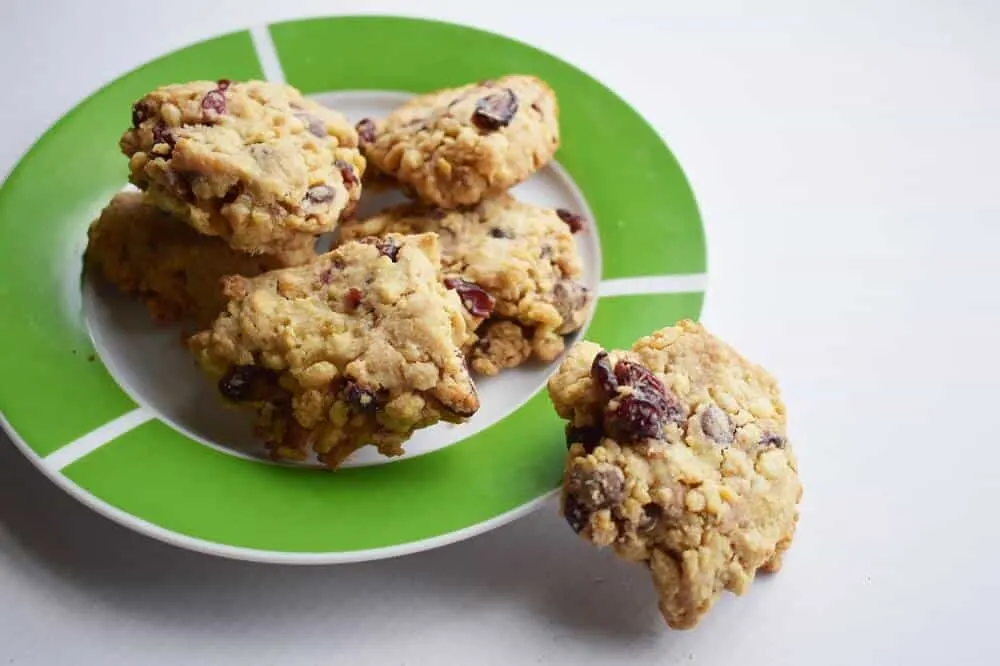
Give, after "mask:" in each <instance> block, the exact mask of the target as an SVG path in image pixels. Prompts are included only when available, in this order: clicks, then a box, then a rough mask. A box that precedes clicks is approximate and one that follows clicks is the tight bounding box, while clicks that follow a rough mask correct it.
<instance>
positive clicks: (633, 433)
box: [595, 359, 684, 440]
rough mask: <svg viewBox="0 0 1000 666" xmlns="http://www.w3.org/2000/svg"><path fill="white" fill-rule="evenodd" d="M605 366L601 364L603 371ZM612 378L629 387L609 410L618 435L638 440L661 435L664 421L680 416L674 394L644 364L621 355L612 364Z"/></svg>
mask: <svg viewBox="0 0 1000 666" xmlns="http://www.w3.org/2000/svg"><path fill="white" fill-rule="evenodd" d="M595 363H596V359H595ZM606 370H607V369H606V368H602V371H604V372H606ZM614 378H615V381H616V382H617V385H618V386H619V387H629V388H631V391H629V392H626V393H625V394H624V395H622V397H621V399H620V401H619V402H618V405H617V406H616V407H615V408H614V409H613V410H611V413H609V414H608V417H609V421H610V422H611V423H610V427H612V428H613V429H614V431H615V433H616V434H617V435H618V436H619V437H620V438H622V439H624V440H640V439H648V438H655V437H660V436H661V435H662V433H663V426H664V424H666V423H670V422H679V421H681V420H683V417H684V410H683V408H682V407H681V405H680V403H679V402H678V401H677V398H675V397H674V396H673V394H671V393H669V392H668V391H667V389H666V387H665V386H664V385H663V382H661V381H660V380H659V379H658V378H657V377H656V375H654V374H653V373H652V372H651V371H650V370H649V369H648V368H646V367H645V366H643V365H640V364H639V363H636V362H634V361H629V360H628V359H622V360H620V361H618V363H617V364H615V368H614ZM608 395H609V396H610V392H608Z"/></svg>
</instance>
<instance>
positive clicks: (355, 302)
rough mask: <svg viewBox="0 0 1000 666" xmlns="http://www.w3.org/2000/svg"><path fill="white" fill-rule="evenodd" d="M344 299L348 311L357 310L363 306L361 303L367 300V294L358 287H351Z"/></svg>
mask: <svg viewBox="0 0 1000 666" xmlns="http://www.w3.org/2000/svg"><path fill="white" fill-rule="evenodd" d="M344 299H345V300H346V302H347V309H348V310H357V309H358V306H359V305H361V301H363V300H364V299H365V293H364V292H363V291H361V290H360V289H358V288H357V287H351V288H350V289H348V290H347V294H346V295H345V296H344Z"/></svg>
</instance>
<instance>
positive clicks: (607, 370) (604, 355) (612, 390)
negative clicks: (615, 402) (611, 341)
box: [590, 349, 618, 399]
mask: <svg viewBox="0 0 1000 666" xmlns="http://www.w3.org/2000/svg"><path fill="white" fill-rule="evenodd" d="M590 376H591V377H593V379H594V381H595V382H597V385H598V386H600V387H601V390H602V391H603V392H604V397H606V398H609V399H610V398H612V397H614V395H615V394H616V393H618V380H617V379H615V373H614V370H612V368H611V359H610V358H609V357H608V352H606V351H604V350H603V349H602V350H601V351H599V352H598V353H597V356H595V357H594V362H593V363H591V365H590Z"/></svg>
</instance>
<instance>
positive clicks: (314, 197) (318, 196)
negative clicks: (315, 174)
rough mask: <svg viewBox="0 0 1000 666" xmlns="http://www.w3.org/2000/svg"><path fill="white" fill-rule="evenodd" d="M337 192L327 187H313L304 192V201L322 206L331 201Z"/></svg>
mask: <svg viewBox="0 0 1000 666" xmlns="http://www.w3.org/2000/svg"><path fill="white" fill-rule="evenodd" d="M336 196H337V192H336V191H335V190H334V189H333V188H332V187H330V186H329V185H315V186H313V187H310V188H309V189H308V190H307V191H306V201H308V202H309V203H311V204H322V203H326V202H327V201H332V200H333V199H334V197H336Z"/></svg>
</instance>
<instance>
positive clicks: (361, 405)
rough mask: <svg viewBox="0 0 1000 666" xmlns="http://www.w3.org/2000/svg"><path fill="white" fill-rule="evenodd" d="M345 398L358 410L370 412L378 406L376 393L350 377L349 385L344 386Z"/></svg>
mask: <svg viewBox="0 0 1000 666" xmlns="http://www.w3.org/2000/svg"><path fill="white" fill-rule="evenodd" d="M344 398H345V399H346V400H347V403H348V404H349V405H350V406H351V408H353V409H354V411H356V412H361V413H363V414H370V413H371V412H374V411H375V410H376V409H377V408H378V403H377V401H376V400H375V394H374V393H373V392H372V391H369V390H368V389H366V388H363V387H362V386H361V385H359V384H358V383H357V382H355V381H353V380H350V379H349V380H347V386H346V387H344Z"/></svg>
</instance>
